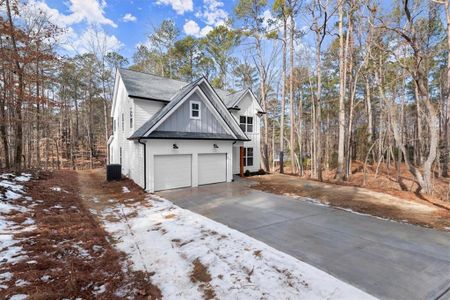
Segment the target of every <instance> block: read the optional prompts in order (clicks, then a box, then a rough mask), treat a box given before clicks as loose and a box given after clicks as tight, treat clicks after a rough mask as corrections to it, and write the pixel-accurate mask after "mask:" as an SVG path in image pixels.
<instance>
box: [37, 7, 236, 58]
mask: <svg viewBox="0 0 450 300" xmlns="http://www.w3.org/2000/svg"><path fill="white" fill-rule="evenodd" d="M236 1H237V0H223V1H221V0H29V2H28V6H29V7H30V8H32V9H33V8H36V7H38V8H39V9H41V10H43V11H45V12H46V13H47V14H48V15H49V16H50V17H51V18H50V19H51V20H52V22H53V23H55V24H57V25H58V26H59V27H61V28H64V29H65V34H64V38H63V40H64V47H63V50H64V51H65V52H66V53H67V54H68V55H70V54H75V53H83V52H86V51H87V49H88V48H89V40H90V37H92V35H93V34H97V35H98V34H100V35H101V37H102V38H103V39H104V40H105V41H106V42H107V44H108V47H109V48H111V50H115V51H117V52H119V53H121V54H122V55H123V56H125V57H127V58H128V59H130V58H131V57H132V55H133V53H134V52H135V49H136V46H137V45H139V44H144V43H146V42H147V37H148V35H149V34H150V33H151V32H152V31H153V28H154V27H156V26H158V25H159V24H160V23H161V22H162V21H163V20H165V19H172V20H173V21H175V23H176V25H177V27H178V28H179V30H180V33H181V36H184V35H193V36H195V37H201V36H204V35H206V34H207V33H208V32H209V31H210V30H211V29H212V28H213V27H215V26H218V25H219V24H223V23H224V22H225V20H226V19H227V18H228V17H229V16H231V15H232V12H233V8H234V6H235V5H236ZM94 28H95V29H94ZM130 62H131V61H130Z"/></svg>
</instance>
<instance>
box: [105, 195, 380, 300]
mask: <svg viewBox="0 0 450 300" xmlns="http://www.w3.org/2000/svg"><path fill="white" fill-rule="evenodd" d="M146 201H147V203H144V204H140V205H139V204H129V205H124V204H116V206H115V207H114V209H105V210H104V211H102V213H101V216H102V218H103V222H104V226H105V228H106V230H107V231H108V232H109V233H110V234H111V235H112V236H113V238H114V239H115V240H116V242H117V243H116V247H117V248H118V249H119V250H121V251H123V252H125V253H127V254H128V255H129V257H130V258H131V261H132V263H133V268H135V269H136V270H142V271H146V272H154V275H152V277H151V279H152V282H153V283H154V284H156V285H157V286H158V287H159V288H160V289H161V291H162V294H163V296H164V297H165V298H167V299H176V298H182V299H199V298H201V297H202V295H203V294H205V291H206V290H207V289H209V290H213V291H214V294H215V295H216V296H217V297H218V298H219V299H224V298H226V299H257V298H264V299H297V298H306V299H373V297H372V296H370V295H368V294H366V293H365V292H363V291H361V290H359V289H357V288H355V287H353V286H351V285H349V284H347V283H344V282H342V281H340V280H339V279H337V278H335V277H333V276H331V275H329V274H327V273H325V272H323V271H321V270H319V269H317V268H315V267H313V266H311V265H308V264H306V263H304V262H302V261H299V260H297V259H295V258H293V257H291V256H289V255H287V254H285V253H283V252H280V251H278V250H275V249H274V248H271V247H269V246H268V245H266V244H264V243H262V242H259V241H257V240H255V239H253V238H251V237H249V236H247V235H245V234H243V233H241V232H239V231H236V230H233V229H231V228H229V227H227V226H225V225H222V224H220V223H217V222H215V221H213V220H210V219H208V218H205V217H203V216H201V215H198V214H195V213H193V212H191V211H189V210H185V209H182V208H180V207H178V206H176V205H174V204H172V203H171V202H170V201H168V200H165V199H162V198H158V197H155V196H151V197H149V198H147V200H146ZM111 215H114V217H115V218H113V219H115V220H116V221H111V220H112V218H110V217H111ZM117 219H118V221H117ZM198 261H199V262H200V263H201V265H203V266H204V267H206V270H207V271H206V272H208V273H209V274H210V280H209V279H208V276H206V279H204V280H203V282H201V281H202V280H200V281H199V280H198V279H197V277H196V276H193V270H194V263H195V262H198ZM196 270H197V271H198V270H200V271H201V270H202V269H201V268H200V269H198V268H196ZM200 278H202V277H201V276H200ZM203 278H205V277H204V276H203Z"/></svg>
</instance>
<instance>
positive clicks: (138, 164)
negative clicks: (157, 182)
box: [110, 79, 163, 187]
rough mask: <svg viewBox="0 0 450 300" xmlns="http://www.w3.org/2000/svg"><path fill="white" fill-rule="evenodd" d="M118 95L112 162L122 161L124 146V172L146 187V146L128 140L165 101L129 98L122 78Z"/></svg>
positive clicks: (119, 82) (111, 154)
mask: <svg viewBox="0 0 450 300" xmlns="http://www.w3.org/2000/svg"><path fill="white" fill-rule="evenodd" d="M116 97H117V98H116V99H115V105H116V107H115V109H114V116H113V122H115V131H114V132H113V135H114V139H113V141H112V143H111V145H110V151H111V153H110V157H111V158H112V159H111V163H116V164H119V163H120V148H122V174H123V175H124V176H127V177H129V178H130V179H132V180H133V181H134V182H135V183H136V184H138V185H139V186H141V187H144V166H143V163H144V146H143V145H142V144H140V143H138V142H137V141H130V140H128V137H129V136H131V135H132V134H133V132H134V131H136V130H137V129H138V128H139V127H140V126H141V125H142V124H143V123H144V122H145V121H147V120H148V119H150V118H151V116H153V114H154V113H156V112H157V111H158V110H159V109H161V107H162V106H163V103H161V102H156V101H150V100H149V101H147V100H136V99H133V98H129V97H128V94H127V91H126V90H125V86H124V84H123V82H122V80H121V79H120V80H118V86H117V94H116ZM130 109H132V110H133V124H130ZM122 114H123V116H124V122H123V125H124V127H123V129H122ZM130 125H133V126H132V127H130Z"/></svg>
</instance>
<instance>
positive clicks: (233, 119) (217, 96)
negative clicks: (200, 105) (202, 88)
mask: <svg viewBox="0 0 450 300" xmlns="http://www.w3.org/2000/svg"><path fill="white" fill-rule="evenodd" d="M202 82H205V83H206V86H207V87H208V88H209V89H210V90H211V93H212V94H213V97H215V98H216V100H217V102H219V103H220V104H221V105H222V107H223V108H224V109H225V111H226V112H227V113H228V114H229V116H230V117H231V120H232V121H231V123H233V124H234V126H235V128H236V130H238V131H240V132H242V133H243V136H245V137H246V138H247V139H249V138H248V136H247V135H246V134H245V132H243V131H242V129H241V127H240V126H239V123H238V122H237V120H236V119H235V118H234V117H233V116H232V115H231V113H230V111H229V110H228V107H227V106H226V105H225V103H223V101H222V99H221V98H220V96H219V95H218V94H217V92H216V91H215V90H214V88H213V87H212V86H211V84H210V83H209V82H208V80H206V79H205V78H203V79H202V80H201V81H200V82H199V83H198V85H200V84H201V83H202ZM220 104H219V105H220ZM249 140H250V139H249Z"/></svg>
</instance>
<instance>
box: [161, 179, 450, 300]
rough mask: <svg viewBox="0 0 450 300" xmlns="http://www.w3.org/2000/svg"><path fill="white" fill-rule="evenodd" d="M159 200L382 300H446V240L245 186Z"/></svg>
mask: <svg viewBox="0 0 450 300" xmlns="http://www.w3.org/2000/svg"><path fill="white" fill-rule="evenodd" d="M158 195H160V196H162V197H164V198H166V199H169V200H171V201H173V202H174V203H175V204H177V205H178V206H181V207H183V208H186V209H189V210H191V211H194V212H196V213H199V214H201V215H204V216H206V217H208V218H211V219H213V220H215V221H217V222H220V223H223V224H226V225H228V226H229V227H231V228H234V229H237V230H239V231H241V232H244V233H246V234H248V235H250V236H252V237H254V238H256V239H258V240H260V241H263V242H265V243H267V244H268V245H270V246H272V247H274V248H276V249H278V250H281V251H283V252H285V253H288V254H290V255H292V256H294V257H296V258H298V259H300V260H302V261H304V262H306V263H309V264H311V265H314V266H316V267H317V268H319V269H322V270H324V271H326V272H328V273H330V274H332V275H334V276H336V277H337V278H339V279H341V280H344V281H346V282H348V283H350V284H352V285H354V286H357V287H359V288H360V289H362V290H365V291H366V292H368V293H370V294H372V295H374V296H377V297H379V298H382V299H450V233H446V232H439V231H436V230H431V229H425V228H421V227H417V226H413V225H408V224H401V223H397V222H392V221H386V220H381V219H378V218H375V217H370V216H364V215H358V214H355V213H350V212H346V211H342V210H338V209H334V208H330V207H326V206H322V205H319V204H314V203H310V202H306V201H301V200H298V199H294V198H290V197H284V196H278V195H274V194H270V193H265V192H261V191H257V190H253V189H251V188H250V187H248V182H247V181H245V180H241V181H238V182H234V183H223V184H214V185H208V186H202V187H199V188H186V189H179V190H171V191H164V192H159V193H158Z"/></svg>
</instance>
